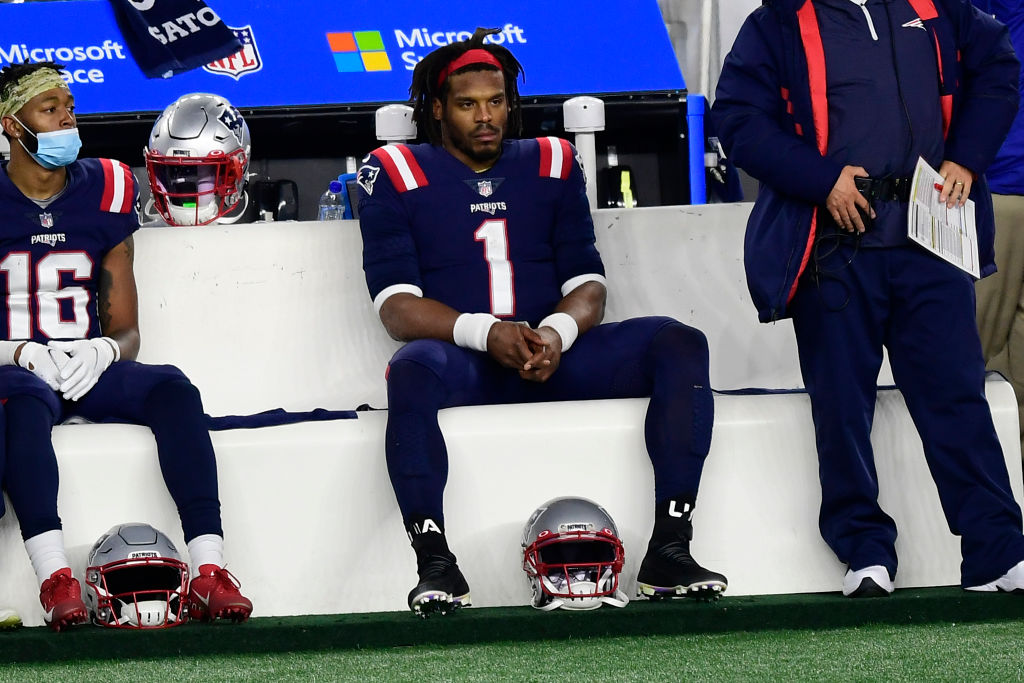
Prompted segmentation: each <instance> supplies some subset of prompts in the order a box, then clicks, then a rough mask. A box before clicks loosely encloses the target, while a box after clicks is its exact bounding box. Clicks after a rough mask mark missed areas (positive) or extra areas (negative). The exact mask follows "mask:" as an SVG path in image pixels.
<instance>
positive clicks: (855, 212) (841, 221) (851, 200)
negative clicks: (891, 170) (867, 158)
mask: <svg viewBox="0 0 1024 683" xmlns="http://www.w3.org/2000/svg"><path fill="white" fill-rule="evenodd" d="M867 177H868V172H867V171H866V170H865V169H864V168H863V167H861V166H844V167H843V170H842V172H841V173H840V174H839V178H838V179H837V180H836V184H835V185H834V186H833V187H832V191H831V192H829V193H828V198H827V199H826V200H825V209H826V210H828V212H829V213H830V214H832V220H834V221H835V222H836V225H838V226H839V227H840V228H842V229H843V230H846V231H847V232H864V219H863V218H861V214H862V213H863V214H864V215H867V216H871V217H872V218H874V217H875V210H874V209H872V208H871V204H870V203H869V202H868V200H867V199H865V198H864V195H862V194H861V193H860V190H858V189H857V185H856V183H855V182H854V180H853V179H854V178H867Z"/></svg>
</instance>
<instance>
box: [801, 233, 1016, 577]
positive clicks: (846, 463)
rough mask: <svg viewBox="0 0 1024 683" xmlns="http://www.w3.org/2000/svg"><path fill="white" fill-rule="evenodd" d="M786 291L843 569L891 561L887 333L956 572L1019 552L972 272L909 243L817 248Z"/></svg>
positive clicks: (985, 567) (992, 567) (830, 537)
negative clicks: (882, 381) (881, 385)
mask: <svg viewBox="0 0 1024 683" xmlns="http://www.w3.org/2000/svg"><path fill="white" fill-rule="evenodd" d="M818 266H819V271H820V273H821V275H820V276H819V278H818V281H817V282H816V281H815V279H814V273H813V272H811V271H810V270H809V272H808V273H807V275H805V277H804V279H803V280H802V281H801V284H800V286H799V288H798V290H797V293H796V296H795V297H794V299H793V302H792V308H791V310H792V314H793V324H794V329H795V330H796V340H797V346H798V349H799V354H800V368H801V371H802V373H803V378H804V383H805V385H806V387H807V392H808V394H810V398H811V410H812V415H813V418H814V429H815V435H816V439H817V447H818V466H819V477H820V480H821V491H822V503H821V513H820V517H819V525H820V528H821V534H822V536H823V537H824V539H825V541H826V542H827V543H828V544H829V546H830V547H831V548H832V550H833V551H834V552H835V553H836V555H837V556H838V558H839V559H840V560H841V561H843V562H845V563H847V564H848V565H849V566H850V567H851V568H852V569H862V568H864V567H867V566H871V565H876V564H878V565H883V566H885V567H886V568H887V569H888V570H889V572H890V574H891V575H893V576H895V573H896V565H897V561H896V550H895V547H894V542H895V539H896V526H895V524H894V523H893V520H892V519H891V518H890V517H889V516H888V515H886V514H885V512H883V511H882V509H881V508H880V507H879V505H878V500H877V499H878V480H877V476H876V473H875V464H874V455H873V453H872V450H871V442H870V435H871V424H872V420H873V417H874V411H875V393H876V380H877V377H878V370H879V367H880V366H881V362H882V347H883V345H884V346H885V347H886V348H887V349H888V351H889V362H890V364H891V366H892V371H893V377H894V378H895V380H896V385H897V386H898V387H899V389H900V391H901V392H902V393H903V397H904V399H905V400H906V403H907V408H908V410H909V411H910V415H911V417H912V418H913V420H914V425H915V426H916V427H917V431H918V433H919V434H920V436H921V440H922V442H923V444H924V454H925V458H926V460H927V463H928V467H929V469H930V471H931V474H932V477H933V479H934V480H935V484H936V487H937V488H938V493H939V499H940V502H941V504H942V509H943V512H944V514H945V517H946V522H947V524H948V525H949V529H950V531H952V532H953V533H954V534H957V535H959V536H960V537H961V553H962V556H963V563H962V565H961V582H962V585H964V586H973V585H978V584H982V583H987V582H989V581H992V580H994V579H996V578H998V577H999V576H1001V575H1002V574H1004V573H1005V572H1006V571H1007V570H1008V569H1009V568H1010V567H1012V566H1013V565H1015V564H1016V563H1017V562H1019V561H1020V560H1022V559H1024V536H1022V534H1021V511H1020V508H1019V506H1018V505H1017V503H1016V502H1015V501H1014V499H1013V494H1012V492H1011V490H1010V482H1009V477H1008V475H1007V471H1006V464H1005V461H1004V459H1003V454H1002V449H1001V447H1000V445H999V441H998V439H997V437H996V432H995V428H994V426H993V423H992V415H991V412H990V410H989V406H988V403H987V401H986V399H985V394H984V390H985V361H984V359H983V358H982V354H981V344H980V342H979V339H978V331H977V326H976V324H975V320H974V283H973V280H972V279H971V278H970V276H968V275H967V274H966V273H964V272H962V271H960V270H959V269H958V268H956V267H954V266H952V265H950V264H948V263H946V262H944V261H942V260H940V259H939V258H937V257H935V256H932V255H930V254H928V253H927V252H925V251H923V250H921V249H919V248H918V247H915V246H906V247H896V248H888V249H861V250H859V251H856V250H854V249H853V248H852V247H850V246H849V245H843V246H840V247H838V248H837V249H834V250H833V251H832V252H831V253H830V254H829V255H827V256H824V257H821V258H819V261H818Z"/></svg>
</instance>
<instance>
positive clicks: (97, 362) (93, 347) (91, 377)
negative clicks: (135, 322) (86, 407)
mask: <svg viewBox="0 0 1024 683" xmlns="http://www.w3.org/2000/svg"><path fill="white" fill-rule="evenodd" d="M48 346H49V347H50V348H51V349H56V350H58V351H63V352H65V353H67V354H68V355H69V356H70V357H71V360H69V361H68V362H67V363H66V364H65V365H64V367H63V368H61V371H60V379H61V383H60V392H61V393H62V394H64V398H66V399H68V400H69V401H77V400H78V399H80V398H82V397H83V396H85V395H86V394H87V393H88V392H89V390H90V389H92V388H93V387H94V386H95V385H96V382H97V380H99V378H100V375H102V374H103V371H104V370H106V369H107V368H109V367H110V364H111V363H113V362H114V361H116V360H117V359H118V356H120V349H119V347H118V345H117V342H115V341H114V340H113V339H111V338H110V337H96V338H94V339H76V340H75V341H68V342H59V341H52V342H50V343H49V344H48Z"/></svg>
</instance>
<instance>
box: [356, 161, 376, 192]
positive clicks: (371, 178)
mask: <svg viewBox="0 0 1024 683" xmlns="http://www.w3.org/2000/svg"><path fill="white" fill-rule="evenodd" d="M378 173H380V169H379V168H377V167H376V166H360V167H359V172H358V173H356V182H357V183H359V187H361V188H363V189H364V190H366V194H373V184H374V183H375V182H377V174H378Z"/></svg>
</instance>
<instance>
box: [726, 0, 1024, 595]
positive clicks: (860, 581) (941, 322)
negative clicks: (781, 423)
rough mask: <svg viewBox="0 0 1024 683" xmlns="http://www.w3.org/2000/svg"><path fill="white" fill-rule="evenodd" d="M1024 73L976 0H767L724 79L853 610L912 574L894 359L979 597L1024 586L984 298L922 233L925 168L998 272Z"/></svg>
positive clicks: (772, 306)
mask: <svg viewBox="0 0 1024 683" xmlns="http://www.w3.org/2000/svg"><path fill="white" fill-rule="evenodd" d="M1017 74H1018V62H1017V59H1016V57H1015V55H1014V52H1013V48H1012V46H1011V45H1010V42H1009V40H1008V37H1007V34H1006V30H1005V28H1003V27H1002V25H1000V24H998V23H997V22H995V21H994V20H992V18H991V17H988V16H985V15H984V14H982V13H981V12H979V11H977V10H976V9H975V8H974V7H972V6H971V5H970V3H968V2H966V1H964V0H765V2H764V6H763V7H761V8H760V9H758V10H756V11H755V12H754V13H752V14H751V15H750V17H749V18H748V19H747V21H746V22H745V24H744V25H743V27H742V29H741V30H740V33H739V35H738V37H737V38H736V42H735V44H734V46H733V49H732V51H731V53H730V54H729V56H728V58H727V59H726V61H725V65H724V67H723V71H722V74H721V77H720V80H719V84H718V90H717V94H716V101H715V104H714V107H713V111H712V118H713V122H714V125H715V126H716V128H717V130H718V132H719V135H720V137H721V139H722V141H723V143H724V144H725V148H726V151H727V153H728V154H729V156H730V157H731V158H732V159H733V161H734V162H735V163H736V165H737V166H739V167H740V168H743V169H745V170H746V171H747V172H748V173H750V174H751V175H752V176H753V177H755V178H757V179H758V180H760V181H761V189H760V192H759V194H758V198H757V201H756V203H755V205H754V208H753V211H752V213H751V216H750V220H749V223H748V225H747V234H746V241H745V254H744V258H745V264H746V272H747V281H748V286H749V288H750V292H751V296H752V298H753V302H754V304H755V306H756V307H757V311H758V316H759V318H760V319H761V321H763V322H769V321H774V320H777V319H780V318H784V317H792V318H793V322H794V329H795V331H796V336H797V346H798V349H799V353H800V364H801V371H802V373H803V376H804V382H805V385H806V386H807V390H808V393H809V394H810V397H811V404H812V414H813V417H814V422H815V432H816V438H817V447H818V459H819V465H820V468H819V473H820V479H821V484H822V507H821V514H820V519H819V524H820V528H821V531H822V535H823V537H824V538H825V540H826V541H827V542H828V543H829V545H830V547H832V549H833V550H834V551H835V552H836V554H837V556H838V557H839V559H840V560H842V561H843V562H845V563H847V565H848V566H849V571H848V572H847V576H846V580H845V581H844V593H845V594H847V595H853V596H860V595H888V594H889V593H890V592H891V591H892V589H893V582H892V579H893V578H894V577H895V574H896V564H897V563H896V553H895V548H894V541H895V537H896V528H895V524H894V523H893V521H892V519H891V518H890V517H889V516H888V515H886V514H885V513H884V512H883V511H882V510H881V508H880V507H879V506H878V502H877V495H878V483H877V478H876V474H875V467H874V460H873V454H872V451H871V444H870V439H869V437H870V431H871V422H872V418H873V414H874V402H875V391H876V389H875V383H876V379H877V374H878V369H879V367H880V364H881V360H882V347H883V346H885V347H887V348H888V350H889V357H890V361H891V364H892V367H893V374H894V377H895V378H896V382H897V384H898V385H899V387H900V389H901V390H902V391H903V394H904V397H905V398H906V401H907V405H908V408H909V410H910V412H911V414H912V416H913V418H914V421H915V425H916V426H917V428H918V431H919V432H920V434H921V437H922V441H923V442H924V445H925V455H926V457H927V459H928V464H929V467H930V468H931V471H932V475H933V477H934V478H935V481H936V485H937V486H938V489H939V495H940V499H941V502H942V505H943V510H944V512H945V515H946V519H947V522H948V524H949V527H950V529H951V530H952V531H953V533H956V534H959V535H960V536H961V537H962V545H961V550H962V553H963V558H964V561H963V565H962V567H961V580H962V585H963V586H964V587H965V588H971V589H978V590H1013V589H1024V562H1022V560H1024V536H1022V535H1021V513H1020V508H1019V507H1018V505H1017V504H1016V502H1015V501H1014V499H1013V496H1012V493H1011V491H1010V486H1009V478H1008V476H1007V473H1006V466H1005V462H1004V460H1003V456H1002V452H1001V449H1000V446H999V442H998V439H997V437H996V435H995V429H994V427H993V424H992V418H991V413H990V411H989V408H988V404H987V403H986V401H985V398H984V362H983V360H982V358H981V350H980V344H979V341H978V335H977V330H976V327H975V324H974V298H973V282H972V280H971V278H970V276H968V275H967V274H966V273H964V272H963V271H960V270H959V269H957V268H956V267H954V266H952V265H950V264H948V263H946V262H944V261H942V260H940V259H939V258H937V257H935V256H933V255H931V254H929V253H928V252H926V251H925V250H923V249H922V248H920V247H918V246H916V245H914V244H912V243H911V242H910V241H909V240H908V238H907V237H906V210H907V194H908V193H907V190H908V187H907V184H908V183H907V181H908V176H909V175H910V174H911V173H912V171H913V167H914V164H915V163H916V161H917V159H918V157H923V158H924V159H925V160H926V161H928V162H929V163H930V164H931V165H932V166H933V167H935V168H938V169H939V171H940V173H942V174H943V176H944V177H945V179H946V180H945V182H944V183H943V188H942V190H941V197H942V199H943V200H946V201H948V203H949V205H950V206H952V205H954V204H956V203H962V202H963V201H965V200H966V198H967V196H968V194H969V196H970V197H971V198H972V199H973V200H974V201H975V203H976V219H977V225H978V233H979V243H980V244H979V256H980V260H981V272H982V275H983V276H984V275H987V274H989V273H991V272H993V271H994V269H995V266H994V263H993V257H992V239H993V220H992V207H991V199H990V195H989V191H988V188H987V186H986V183H985V178H984V176H983V175H982V174H983V173H984V171H985V169H986V167H987V166H988V164H989V163H990V162H991V161H992V159H993V158H994V156H995V154H996V151H997V150H998V149H999V146H1000V144H1001V143H1002V140H1003V137H1004V136H1005V134H1006V131H1007V128H1008V127H1009V125H1010V123H1011V121H1012V120H1013V118H1014V114H1015V113H1016V110H1017V89H1016V81H1017ZM854 177H863V178H860V179H859V180H858V181H856V182H858V183H861V182H863V183H864V184H863V185H857V188H856V189H855V185H854V183H855V181H854ZM858 189H860V190H861V192H858ZM1015 582H1018V583H1019V585H1017V583H1015Z"/></svg>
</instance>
